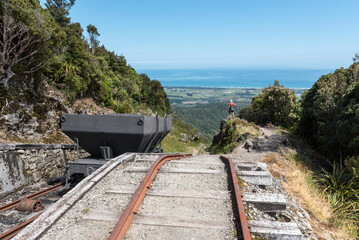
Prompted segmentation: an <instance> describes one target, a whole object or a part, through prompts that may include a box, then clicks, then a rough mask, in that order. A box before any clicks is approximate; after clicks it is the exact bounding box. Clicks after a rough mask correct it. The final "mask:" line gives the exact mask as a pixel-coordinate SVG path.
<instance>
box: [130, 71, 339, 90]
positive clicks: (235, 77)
mask: <svg viewBox="0 0 359 240" xmlns="http://www.w3.org/2000/svg"><path fill="white" fill-rule="evenodd" d="M137 72H138V73H146V74H147V75H148V76H149V77H150V78H151V79H152V80H158V81H160V82H161V84H162V85H163V86H165V87H175V86H176V87H241V88H263V87H268V86H269V85H273V83H274V81H275V80H278V81H279V83H280V84H281V85H284V86H285V87H287V88H296V89H298V88H303V89H308V88H311V87H312V86H313V84H314V83H315V82H316V81H317V80H318V79H319V78H320V76H321V75H325V74H328V73H331V72H334V69H316V70H313V69H302V70H299V69H295V70H290V69H286V70H276V69H273V70H271V69H265V70H263V69H257V70H256V69H162V70H160V69H143V70H137Z"/></svg>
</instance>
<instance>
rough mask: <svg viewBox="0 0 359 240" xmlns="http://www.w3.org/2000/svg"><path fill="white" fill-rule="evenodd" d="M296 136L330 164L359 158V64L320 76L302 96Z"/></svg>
mask: <svg viewBox="0 0 359 240" xmlns="http://www.w3.org/2000/svg"><path fill="white" fill-rule="evenodd" d="M296 133H297V134H298V135H299V136H301V137H302V138H304V139H305V140H306V141H307V142H308V143H309V144H310V145H311V146H312V147H313V148H314V149H316V150H317V151H319V152H320V153H321V154H323V155H324V156H325V157H327V158H329V159H331V161H332V162H333V161H337V160H339V161H340V162H341V163H342V162H343V160H344V159H345V158H348V157H352V156H355V155H358V154H359V63H354V64H353V65H352V66H350V67H349V68H348V69H344V68H341V69H338V70H336V71H335V72H334V73H330V74H328V75H323V76H322V77H321V78H320V79H319V80H318V81H317V82H316V83H315V84H314V85H313V87H312V88H311V89H310V90H309V91H308V92H307V94H305V95H304V96H303V100H302V111H301V115H300V121H299V122H298V127H297V129H296Z"/></svg>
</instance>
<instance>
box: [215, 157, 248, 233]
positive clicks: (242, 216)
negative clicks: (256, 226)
mask: <svg viewBox="0 0 359 240" xmlns="http://www.w3.org/2000/svg"><path fill="white" fill-rule="evenodd" d="M221 159H222V160H223V161H227V162H228V165H229V172H230V174H229V176H230V178H231V179H232V184H231V185H232V188H233V189H232V192H231V193H232V194H233V197H234V199H235V203H234V204H233V205H234V209H235V211H236V213H235V214H236V215H237V216H239V223H238V222H237V224H239V226H240V230H241V232H242V236H243V240H250V239H251V234H250V232H249V226H248V222H247V218H246V213H245V211H244V206H243V201H242V196H243V195H242V193H241V190H240V189H239V185H238V177H237V173H236V170H235V167H234V163H233V161H232V159H231V158H229V157H225V156H223V155H222V156H221ZM235 221H238V219H235Z"/></svg>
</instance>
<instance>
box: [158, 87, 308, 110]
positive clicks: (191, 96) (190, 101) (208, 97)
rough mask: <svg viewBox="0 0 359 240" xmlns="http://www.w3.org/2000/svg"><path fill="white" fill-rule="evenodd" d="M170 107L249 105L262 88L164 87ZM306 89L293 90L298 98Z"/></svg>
mask: <svg viewBox="0 0 359 240" xmlns="http://www.w3.org/2000/svg"><path fill="white" fill-rule="evenodd" d="M164 90H165V92H166V93H167V96H168V97H169V99H170V103H171V105H172V106H177V107H192V106H196V105H198V104H208V103H218V102H229V100H231V99H232V100H233V101H234V102H240V103H247V104H248V105H249V104H250V103H251V101H252V98H253V97H255V96H257V95H258V94H259V93H261V92H262V90H263V88H212V87H164ZM305 90H306V89H294V91H295V93H296V95H297V97H298V98H300V96H301V95H302V94H303V93H304V91H305Z"/></svg>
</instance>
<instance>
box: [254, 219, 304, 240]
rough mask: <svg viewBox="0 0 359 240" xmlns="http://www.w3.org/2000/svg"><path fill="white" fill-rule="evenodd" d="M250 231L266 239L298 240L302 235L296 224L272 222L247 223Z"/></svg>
mask: <svg viewBox="0 0 359 240" xmlns="http://www.w3.org/2000/svg"><path fill="white" fill-rule="evenodd" d="M248 224H249V226H250V231H251V233H253V234H258V235H261V236H263V237H265V238H266V239H270V240H272V239H278V240H279V239H280V240H283V239H285V240H300V239H302V233H301V232H300V230H299V228H298V226H297V224H296V223H292V222H288V223H287V222H286V223H284V222H273V221H248Z"/></svg>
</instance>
